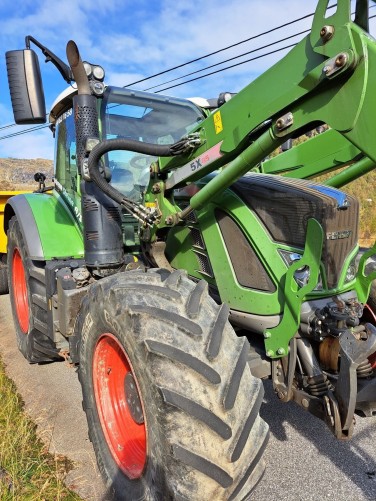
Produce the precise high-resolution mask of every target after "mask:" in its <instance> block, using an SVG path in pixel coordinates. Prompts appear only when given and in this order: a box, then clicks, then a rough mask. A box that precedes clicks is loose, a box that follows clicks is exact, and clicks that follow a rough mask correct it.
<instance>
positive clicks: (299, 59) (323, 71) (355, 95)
mask: <svg viewBox="0 0 376 501" xmlns="http://www.w3.org/2000/svg"><path fill="white" fill-rule="evenodd" d="M327 6H328V0H320V1H319V3H318V7H317V10H316V13H315V16H314V20H313V24H312V30H311V33H310V34H309V35H308V36H307V37H306V38H304V39H303V40H302V41H301V42H299V44H298V45H297V46H296V47H295V48H294V49H292V50H291V51H290V52H289V54H287V55H286V56H285V57H284V58H283V59H282V60H281V61H279V62H278V63H277V64H276V65H274V66H273V67H272V68H270V69H269V70H268V71H266V72H265V73H264V74H262V75H261V76H260V77H258V78H257V79H256V80H254V81H253V82H251V83H250V84H249V85H248V86H247V87H246V88H244V89H243V90H242V91H241V92H239V93H238V94H237V95H236V96H234V97H233V98H232V99H231V100H230V101H229V102H227V103H225V104H224V105H223V106H222V107H221V108H220V109H219V110H218V111H216V112H215V113H214V114H213V115H211V116H209V117H208V118H207V119H206V120H204V121H203V122H201V124H200V125H199V126H198V127H197V128H196V129H195V132H197V133H199V135H200V138H201V141H202V146H200V147H199V148H198V149H197V150H195V151H194V152H193V153H192V154H191V155H190V156H187V155H186V156H184V157H179V158H174V159H170V158H168V159H166V158H165V159H162V158H161V159H160V170H161V172H164V171H166V172H169V171H171V170H174V169H176V168H177V167H179V172H180V175H179V176H175V177H174V174H173V175H172V176H170V181H169V180H167V183H166V186H167V188H173V187H175V186H180V185H182V184H185V183H186V182H191V181H195V180H196V179H199V178H200V177H202V176H203V175H205V174H207V173H208V172H211V171H213V170H215V169H217V168H218V167H220V166H223V165H225V164H228V163H229V162H230V164H229V166H232V171H233V175H229V174H228V173H227V174H226V171H227V168H226V169H224V171H223V172H221V173H220V174H219V175H218V176H216V178H215V179H213V181H211V182H210V183H208V185H207V192H206V194H201V193H200V197H199V198H200V204H199V205H202V204H204V203H205V202H206V201H207V200H208V199H209V198H210V197H211V196H212V194H213V192H214V191H215V192H217V191H218V190H223V189H225V188H226V187H228V186H229V184H231V182H233V180H234V178H235V179H236V178H237V177H240V176H241V175H242V174H244V173H245V172H247V171H248V170H251V169H253V168H255V167H256V166H257V164H258V163H259V162H260V160H261V159H262V158H261V157H262V156H264V157H266V156H267V155H269V154H270V153H271V152H272V151H273V150H274V149H275V148H276V147H278V145H280V144H281V143H282V142H284V141H286V140H287V139H288V138H290V137H297V136H299V135H301V134H302V133H304V132H306V131H308V130H311V129H312V128H314V127H316V126H317V125H318V124H322V123H326V124H328V125H329V127H330V128H331V129H333V130H334V131H337V132H338V133H339V134H341V135H342V136H343V138H344V139H345V140H346V143H347V142H348V143H350V145H353V146H352V147H351V146H350V145H347V146H346V148H348V150H349V151H348V152H346V155H345V157H346V161H348V160H349V159H350V160H351V157H354V155H355V156H356V155H357V154H358V155H359V154H360V155H363V156H365V157H368V158H369V159H370V161H372V162H375V161H376V142H375V141H374V140H373V130H375V125H376V100H375V99H374V95H373V87H374V82H375V81H376V43H375V42H374V40H373V39H371V37H370V36H369V34H368V33H367V32H365V31H364V30H363V29H362V28H361V27H360V26H358V25H357V24H355V22H353V21H351V17H350V0H339V1H338V7H337V11H336V13H335V14H334V15H332V16H331V17H327V18H325V13H326V9H327ZM359 6H360V7H363V8H364V2H363V1H362V2H358V11H359V9H360V7H359ZM358 19H362V16H360V15H358ZM363 24H364V23H363ZM260 135H261V136H260ZM260 139H261V143H262V150H261V151H260V149H259V148H257V147H255V142H256V143H257V142H260ZM250 145H251V146H250ZM250 149H251V150H253V151H250ZM256 150H257V151H256ZM197 160H198V162H197V165H195V161H197ZM205 160H206V161H205ZM233 162H235V163H236V165H234V164H233ZM338 166H340V165H337V167H338ZM230 170H231V169H230ZM211 183H215V184H216V187H215V190H213V188H214V187H209V186H210V184H211ZM196 196H197V195H195V196H194V197H192V204H193V205H196V202H198V201H197V200H196V201H195V197H196Z"/></svg>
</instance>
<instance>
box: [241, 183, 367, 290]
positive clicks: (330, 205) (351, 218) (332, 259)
mask: <svg viewBox="0 0 376 501" xmlns="http://www.w3.org/2000/svg"><path fill="white" fill-rule="evenodd" d="M232 189H233V190H234V191H235V192H236V193H237V194H238V195H239V196H240V197H241V198H242V199H243V200H244V202H245V203H246V204H247V205H248V207H249V208H250V209H251V210H252V211H254V212H255V213H256V214H257V216H258V218H259V219H260V220H261V221H262V223H263V225H264V226H265V228H266V229H267V231H268V232H269V233H270V235H271V237H272V238H273V240H274V241H276V242H280V243H283V244H287V245H291V246H294V247H300V248H303V247H304V243H305V236H306V230H307V222H308V220H309V219H310V218H315V219H316V220H317V221H318V222H319V223H320V224H321V225H322V227H323V230H324V234H325V239H324V245H323V257H322V259H323V262H324V263H325V269H326V277H327V281H328V287H329V288H333V287H335V286H336V285H337V283H338V279H339V275H340V273H341V271H342V268H343V263H344V260H345V259H346V257H347V256H348V255H349V253H350V252H351V251H352V250H353V249H354V246H355V245H356V243H357V240H358V213H359V205H358V201H357V200H356V198H355V197H352V196H350V195H347V196H346V197H347V200H348V204H349V206H348V207H347V208H346V209H344V210H341V209H339V208H338V200H339V198H340V196H341V197H342V196H343V194H342V192H340V191H339V190H335V189H332V188H330V189H329V188H328V189H326V190H325V191H324V190H320V185H318V184H317V183H314V182H312V181H305V180H300V179H287V178H283V177H280V176H270V175H263V174H254V175H250V176H246V177H243V178H241V179H239V180H238V181H237V182H236V183H234V184H233V186H232ZM339 232H348V233H347V235H348V236H347V237H346V238H335V239H331V238H330V235H334V236H335V235H337V236H338V234H339Z"/></svg>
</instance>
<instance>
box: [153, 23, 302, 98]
mask: <svg viewBox="0 0 376 501" xmlns="http://www.w3.org/2000/svg"><path fill="white" fill-rule="evenodd" d="M309 31H310V30H309V29H308V30H304V31H300V32H299V33H295V34H294V35H290V36H288V37H286V38H281V39H280V40H277V41H275V42H271V43H269V44H267V45H263V46H262V47H258V48H257V49H253V50H250V51H248V52H244V53H243V54H239V55H238V56H234V57H230V58H229V59H225V60H224V61H221V62H220V63H215V64H212V65H210V66H206V67H205V68H201V69H200V70H196V71H192V72H191V73H187V74H186V75H182V76H180V77H177V78H173V79H172V80H168V81H167V82H163V83H160V84H157V85H153V87H148V88H147V89H143V90H144V91H148V90H151V89H155V88H157V87H160V86H161V85H167V84H169V83H171V82H176V81H177V80H181V79H182V78H185V77H189V76H191V75H195V74H197V73H201V71H205V70H209V69H210V68H215V67H216V66H220V65H221V64H225V63H228V62H229V61H234V60H235V59H239V58H240V57H244V56H247V55H248V54H252V53H254V52H257V51H259V50H262V49H266V48H267V47H272V46H273V45H277V44H279V43H281V42H285V41H286V40H290V39H291V38H295V37H297V36H299V35H303V34H304V33H308V32H309ZM264 55H265V56H267V55H269V53H268V54H264ZM261 57H263V56H261ZM248 61H253V59H249V60H248ZM248 61H244V62H248ZM229 68H232V66H229Z"/></svg>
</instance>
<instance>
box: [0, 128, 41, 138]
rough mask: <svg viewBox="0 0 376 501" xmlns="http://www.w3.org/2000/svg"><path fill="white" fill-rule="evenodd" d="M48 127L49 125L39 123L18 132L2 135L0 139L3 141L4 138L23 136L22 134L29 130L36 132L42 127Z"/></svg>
mask: <svg viewBox="0 0 376 501" xmlns="http://www.w3.org/2000/svg"><path fill="white" fill-rule="evenodd" d="M47 127H49V125H37V126H36V127H30V128H29V129H24V130H20V131H18V132H14V133H13V134H8V135H7V136H1V137H0V141H2V140H3V139H10V138H12V137H17V136H21V135H22V134H27V133H28V132H36V131H38V130H41V129H46V128H47Z"/></svg>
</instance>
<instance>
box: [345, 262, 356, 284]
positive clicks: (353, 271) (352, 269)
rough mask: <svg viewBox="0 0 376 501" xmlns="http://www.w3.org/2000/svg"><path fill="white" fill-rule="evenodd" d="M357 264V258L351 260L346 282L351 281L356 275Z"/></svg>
mask: <svg viewBox="0 0 376 501" xmlns="http://www.w3.org/2000/svg"><path fill="white" fill-rule="evenodd" d="M356 271H357V266H356V260H355V258H354V259H353V260H352V261H351V263H350V265H349V267H348V268H347V270H346V277H345V283H348V282H351V281H352V280H354V278H355V276H356Z"/></svg>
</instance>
